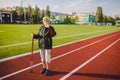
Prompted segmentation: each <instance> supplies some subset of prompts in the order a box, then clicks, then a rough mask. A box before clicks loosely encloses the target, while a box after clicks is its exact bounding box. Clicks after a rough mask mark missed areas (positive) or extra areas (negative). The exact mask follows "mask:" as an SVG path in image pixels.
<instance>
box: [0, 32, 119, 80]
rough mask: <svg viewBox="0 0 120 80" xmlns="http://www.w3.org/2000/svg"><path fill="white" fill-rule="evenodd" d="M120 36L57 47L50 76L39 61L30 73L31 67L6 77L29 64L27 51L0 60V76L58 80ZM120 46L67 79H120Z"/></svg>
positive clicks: (36, 58) (8, 79)
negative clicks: (14, 56)
mask: <svg viewBox="0 0 120 80" xmlns="http://www.w3.org/2000/svg"><path fill="white" fill-rule="evenodd" d="M118 39H120V31H117V32H114V33H110V34H106V35H102V36H98V37H95V38H91V39H87V40H83V41H79V42H76V43H72V44H68V45H65V46H61V47H56V48H54V49H53V50H52V63H51V68H52V70H53V71H52V74H51V76H44V75H42V74H40V73H39V71H40V69H41V68H42V65H39V66H36V67H34V68H33V73H29V71H30V70H29V69H28V70H25V71H22V72H20V73H18V74H14V75H12V76H9V77H6V75H9V74H11V73H14V72H16V71H19V70H21V69H24V68H27V67H29V66H30V55H28V56H24V57H20V58H17V59H12V60H9V61H6V62H2V63H0V77H1V79H2V80H59V79H60V78H62V77H64V76H65V75H66V74H68V73H69V72H71V71H72V70H74V69H75V68H77V67H78V66H80V65H82V64H83V63H85V62H86V61H87V60H89V59H90V58H91V57H93V56H94V55H96V54H97V53H99V52H100V51H102V50H104V49H105V48H106V47H108V46H109V45H110V44H111V43H113V42H114V41H116V40H118ZM119 47H120V41H118V42H117V43H116V44H114V45H113V46H112V47H110V48H109V49H108V50H106V51H104V52H103V53H102V54H101V55H99V56H98V57H97V58H95V59H94V60H92V61H91V62H90V63H88V64H86V65H85V66H84V67H83V68H81V69H78V70H77V71H76V72H75V73H74V74H72V75H70V76H69V77H68V78H67V80H80V79H81V80H120V69H119V65H120V62H119V61H120V54H119V53H120V50H119V49H118V48H119ZM60 55H62V56H60ZM58 56H59V57H58ZM39 57H40V55H39V54H34V64H37V63H40V58H39ZM5 77H6V78H5Z"/></svg>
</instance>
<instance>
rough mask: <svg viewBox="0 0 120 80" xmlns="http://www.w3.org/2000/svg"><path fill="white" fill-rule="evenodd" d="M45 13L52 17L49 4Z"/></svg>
mask: <svg viewBox="0 0 120 80" xmlns="http://www.w3.org/2000/svg"><path fill="white" fill-rule="evenodd" d="M45 14H46V16H48V17H49V18H50V9H49V6H47V8H46V12H45Z"/></svg>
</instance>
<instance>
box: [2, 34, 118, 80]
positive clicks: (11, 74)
mask: <svg viewBox="0 0 120 80" xmlns="http://www.w3.org/2000/svg"><path fill="white" fill-rule="evenodd" d="M116 35H117V34H114V35H111V36H108V37H106V38H103V39H100V40H97V41H95V42H93V43H90V44H87V45H85V46H82V47H80V48H77V49H75V50H71V51H69V52H66V53H63V54H62V55H59V56H56V57H54V58H52V59H51V60H55V59H58V58H61V57H63V56H65V55H68V54H71V53H73V52H75V51H78V50H81V49H83V48H86V47H88V46H91V45H93V44H96V43H98V42H101V41H103V40H105V39H108V38H111V37H113V36H116ZM41 64H42V63H38V64H35V65H33V66H30V67H27V68H24V69H21V70H19V71H16V72H13V73H10V74H8V75H5V76H3V77H1V80H2V79H5V78H8V77H10V76H13V75H16V74H18V73H21V72H23V71H26V70H29V69H31V68H34V67H37V66H39V65H41Z"/></svg>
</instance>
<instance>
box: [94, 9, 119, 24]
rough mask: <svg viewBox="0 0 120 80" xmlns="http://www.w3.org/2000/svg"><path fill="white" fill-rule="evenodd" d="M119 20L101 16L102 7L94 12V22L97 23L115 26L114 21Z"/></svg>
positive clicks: (116, 17)
mask: <svg viewBox="0 0 120 80" xmlns="http://www.w3.org/2000/svg"><path fill="white" fill-rule="evenodd" d="M117 20H120V18H119V17H118V16H115V18H113V17H111V16H106V15H103V12H102V7H98V8H97V10H96V22H97V23H112V24H113V25H114V24H115V21H117Z"/></svg>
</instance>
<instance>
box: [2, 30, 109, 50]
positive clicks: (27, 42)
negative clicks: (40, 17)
mask: <svg viewBox="0 0 120 80" xmlns="http://www.w3.org/2000/svg"><path fill="white" fill-rule="evenodd" d="M104 31H108V30H102V31H96V32H88V33H81V34H74V35H70V36H63V37H58V38H54V39H62V38H68V37H73V36H79V35H85V34H93V33H98V32H104ZM30 43H31V42H24V43H18V44H11V45H4V46H0V48H6V47H12V46H18V45H24V44H30Z"/></svg>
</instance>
